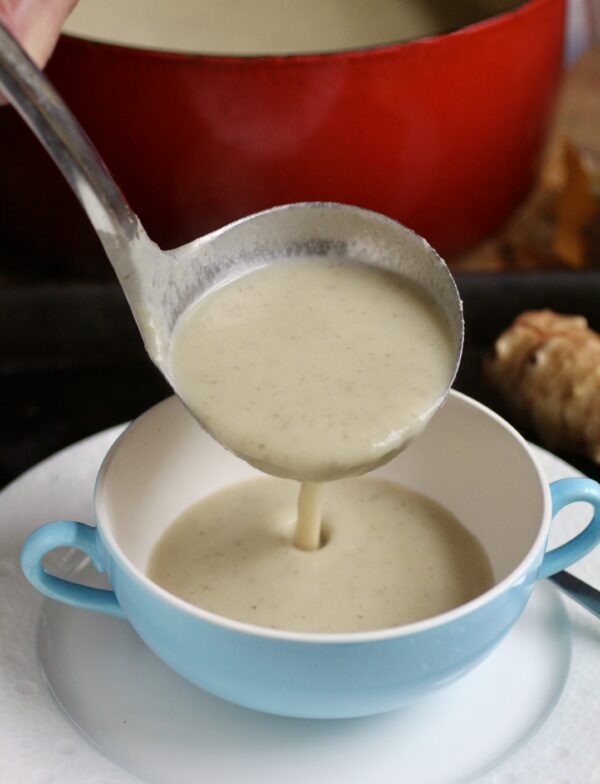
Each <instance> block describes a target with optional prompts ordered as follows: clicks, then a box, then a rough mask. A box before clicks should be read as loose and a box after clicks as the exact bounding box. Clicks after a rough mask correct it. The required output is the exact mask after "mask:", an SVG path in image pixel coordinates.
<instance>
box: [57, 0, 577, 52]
mask: <svg viewBox="0 0 600 784" xmlns="http://www.w3.org/2000/svg"><path fill="white" fill-rule="evenodd" d="M514 1H515V3H516V5H514V6H512V7H510V8H507V9H505V10H503V11H499V12H495V13H492V14H490V15H489V16H486V17H485V18H484V19H481V20H479V21H476V22H471V23H470V24H467V25H464V26H462V27H459V28H457V29H456V30H450V31H447V32H442V33H435V34H431V35H423V36H419V37H416V38H408V39H401V40H394V41H388V42H385V43H381V44H369V45H366V46H355V47H349V48H344V49H333V50H324V51H320V52H292V53H289V54H288V53H277V54H255V53H251V54H248V53H246V54H235V53H228V54H225V53H216V52H207V51H193V50H192V51H188V50H185V49H182V50H181V51H179V50H173V49H168V48H164V49H163V48H153V47H149V46H141V45H134V44H125V43H116V42H112V41H109V40H103V39H99V38H94V37H93V36H88V35H81V34H75V33H69V32H63V33H61V39H66V40H68V41H70V42H75V43H76V44H78V45H81V46H84V47H92V48H94V49H96V50H98V51H101V52H102V51H103V52H104V53H105V54H108V53H110V52H116V51H118V52H120V53H121V54H127V55H130V56H137V57H153V58H158V59H166V60H179V61H181V60H191V61H199V62H204V61H206V62H211V63H215V64H217V63H223V64H225V63H247V62H260V63H262V62H273V63H275V62H279V63H294V64H300V63H314V62H315V61H319V60H322V59H326V60H334V59H336V58H341V59H347V58H349V57H365V56H375V55H379V54H395V53H396V52H398V51H399V50H404V49H406V48H407V47H409V46H419V47H421V46H427V45H432V44H436V43H437V42H438V41H439V40H441V39H444V40H449V39H454V38H457V37H464V36H468V35H474V34H478V33H480V32H482V31H485V30H487V29H489V28H492V29H493V28H496V27H498V26H500V25H503V24H507V23H510V22H511V21H513V20H514V19H517V18H519V17H521V16H524V15H526V14H528V13H533V12H534V11H535V10H536V9H538V8H541V7H543V6H546V5H547V6H551V5H557V6H559V5H561V6H563V8H564V6H565V2H566V0H514Z"/></svg>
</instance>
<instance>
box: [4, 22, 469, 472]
mask: <svg viewBox="0 0 600 784" xmlns="http://www.w3.org/2000/svg"><path fill="white" fill-rule="evenodd" d="M0 90H1V91H2V92H3V93H4V95H5V96H6V97H7V98H8V100H9V101H10V102H11V103H12V104H13V106H14V107H15V108H16V110H17V111H18V112H19V114H20V115H21V116H22V117H23V119H24V120H25V121H26V123H27V124H28V125H29V127H30V128H31V129H32V130H33V132H34V133H35V134H36V136H37V137H38V139H39V140H40V141H41V142H42V144H43V145H44V147H45V148H46V150H47V151H48V152H49V153H50V155H51V156H52V158H53V159H54V161H55V163H56V164H57V166H58V168H59V169H60V171H61V172H62V174H63V175H64V176H65V178H66V179H67V181H68V182H69V184H70V185H71V187H72V189H73V191H74V192H75V194H76V196H77V197H78V199H79V201H80V202H81V204H82V206H83V208H84V210H85V212H86V213H87V215H88V217H89V219H90V221H91V222H92V225H93V227H94V229H95V230H96V233H97V234H98V237H99V238H100V241H101V242H102V245H103V246H104V250H105V251H106V255H107V256H108V258H109V260H110V262H111V264H112V265H113V267H114V270H115V273H116V275H117V278H118V280H119V283H120V284H121V287H122V288H123V291H124V293H125V296H126V298H127V301H128V302H129V306H130V307H131V310H132V312H133V315H134V318H135V320H136V322H137V325H138V327H139V330H140V332H141V334H142V338H143V340H144V344H145V346H146V350H147V351H148V354H149V355H150V357H151V358H152V360H153V362H154V363H155V364H156V366H157V367H158V368H159V370H160V371H161V372H162V373H163V375H164V376H165V377H166V379H167V380H168V382H169V383H170V384H171V386H173V387H174V388H175V391H177V389H176V385H174V382H173V378H172V375H171V371H170V342H171V336H172V333H173V329H174V327H175V325H176V323H177V320H178V319H179V317H180V316H181V315H182V313H183V312H184V311H185V310H186V309H187V308H188V307H189V306H190V305H191V304H192V303H193V302H195V301H196V300H197V299H198V298H199V297H201V296H202V295H203V294H205V293H206V292H207V291H208V290H210V289H211V288H213V287H214V286H215V285H217V284H219V283H221V282H222V281H224V280H226V279H229V278H233V277H238V276H239V275H241V274H244V273H245V272H246V271H249V270H251V269H253V268H256V267H260V266H264V265H265V264H269V263H276V262H281V261H282V260H285V259H291V258H294V257H297V256H302V255H304V254H310V255H323V256H327V255H328V254H331V255H335V256H337V257H340V256H343V257H348V258H349V259H353V260H356V261H360V262H362V263H364V264H370V265H374V266H378V267H383V268H386V269H389V270H391V271H394V272H397V273H400V274H402V275H403V276H404V277H405V278H409V279H410V280H413V281H415V282H416V283H417V284H419V285H420V286H421V287H422V288H424V289H425V290H427V291H429V292H430V293H431V295H432V296H433V297H434V299H435V300H436V301H437V303H438V304H439V306H440V307H441V309H442V311H443V312H444V314H445V315H446V318H447V321H448V324H449V325H450V329H451V331H452V333H453V338H454V346H455V362H454V367H453V371H452V374H451V376H450V377H449V378H448V384H447V387H446V389H445V390H444V392H443V394H442V395H440V397H439V399H438V400H437V401H436V404H435V405H434V406H433V407H432V409H431V410H430V412H428V413H433V411H434V410H435V409H436V408H437V407H438V406H439V405H440V404H441V403H442V401H443V400H444V399H445V397H446V395H447V393H448V391H449V389H450V386H451V384H452V381H453V380H454V376H455V374H456V370H457V368H458V364H459V360H460V355H461V351H462V343H463V331H464V325H463V317H462V304H461V301H460V298H459V296H458V292H457V289H456V285H455V283H454V280H453V279H452V276H451V275H450V273H449V271H448V268H447V267H446V265H445V264H444V262H443V261H442V260H441V259H440V257H439V256H438V255H437V254H436V253H435V251H433V250H432V249H431V248H430V247H429V245H428V244H427V243H426V242H425V241H424V240H422V239H421V238H420V237H419V236H418V235H416V234H415V233H414V232H412V231H410V230H409V229H406V228H405V227H404V226H401V225H400V224H399V223H396V222H395V221H393V220H391V219H389V218H386V217H384V216H382V215H379V214H377V213H374V212H370V211H368V210H363V209H359V208H357V207H349V206H345V205H341V204H328V203H305V204H291V205H286V206H283V207H275V208H273V209H271V210H267V211H265V212H261V213H258V214H256V215H251V216H250V217H247V218H243V219H242V220H239V221H236V222H235V223H231V224H229V225H228V226H225V227H224V228H222V229H219V230H218V231H215V232H213V233H212V234H208V235H206V236H204V237H199V238H198V239H196V240H193V241H192V242H190V243H188V244H187V245H183V246H182V247H180V248H177V249H175V250H168V251H165V250H161V249H160V248H159V247H158V246H157V245H156V243H154V242H153V241H152V240H151V239H150V238H149V237H148V235H147V234H146V232H145V231H144V228H143V226H142V224H141V223H140V220H139V218H138V217H137V216H136V215H135V214H134V213H133V211H132V210H131V208H130V207H129V205H128V204H127V202H126V201H125V198H124V197H123V194H122V193H121V191H120V190H119V188H118V186H117V184H116V183H115V181H114V180H113V179H112V177H111V176H110V174H109V172H108V169H107V168H106V166H105V165H104V163H103V162H102V160H101V158H100V156H99V154H98V152H97V151H96V150H95V148H94V147H93V145H92V143H91V142H90V140H89V139H88V137H87V136H86V134H85V132H84V131H83V130H82V128H81V127H80V125H79V123H78V122H77V120H76V119H75V117H74V116H73V115H72V114H71V112H70V111H69V109H68V108H67V106H66V105H65V103H64V102H63V100H62V99H61V97H60V96H59V95H58V93H57V92H56V90H55V89H54V88H53V87H52V85H51V84H50V82H49V81H48V80H47V79H46V77H45V76H44V74H43V73H41V71H40V70H39V69H38V68H37V67H36V66H35V65H34V63H33V62H32V61H31V60H30V59H29V57H28V56H27V54H26V53H25V52H24V51H23V49H22V48H21V47H20V45H19V44H18V43H17V41H16V40H15V39H14V38H13V37H12V36H11V34H10V33H9V32H8V31H7V30H6V28H5V27H3V26H2V25H0ZM282 176H284V175H282ZM399 187H400V186H399ZM184 402H185V400H184ZM226 446H227V445H226ZM393 454H394V452H391V453H390V455H389V457H392V456H393ZM242 457H243V455H242Z"/></svg>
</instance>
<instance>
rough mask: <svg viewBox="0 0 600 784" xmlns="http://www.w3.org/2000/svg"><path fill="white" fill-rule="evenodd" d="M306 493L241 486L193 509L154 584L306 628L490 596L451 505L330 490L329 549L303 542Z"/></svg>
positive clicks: (478, 558) (480, 554)
mask: <svg viewBox="0 0 600 784" xmlns="http://www.w3.org/2000/svg"><path fill="white" fill-rule="evenodd" d="M297 493H298V485H297V484H296V483H295V482H291V481H289V480H283V479H274V478H271V477H261V478H258V479H251V480H248V481H246V482H242V483H240V484H236V485H232V486H230V487H227V488H225V489H224V490H221V491H220V492H218V493H215V494H214V495H211V496H209V497H207V498H205V499H203V500H201V501H199V502H198V503H197V504H195V505H194V506H192V507H190V508H189V509H187V510H186V511H185V512H184V513H183V514H182V515H181V516H180V517H179V518H177V520H175V521H174V522H173V523H172V525H171V526H170V527H169V528H167V530H166V531H165V533H164V534H163V535H162V537H161V538H160V539H159V541H158V542H157V544H156V545H155V547H154V549H153V551H152V553H151V556H150V560H149V565H148V570H147V571H148V576H149V577H150V579H151V580H153V581H154V582H155V583H157V584H158V585H160V586H162V587H163V588H165V589H166V590H167V591H169V592H170V593H173V594H175V595H176V596H179V597H180V598H181V599H184V600H185V601H186V602H189V603H191V604H195V605H197V606H198V607H202V608H203V609H205V610H209V611H211V612H214V613H217V614H219V615H222V616H224V617H226V618H232V619H235V620H239V621H244V622H246V623H251V624H255V625H259V626H265V627H269V628H274V629H285V630H289V631H302V632H321V633H328V632H332V633H338V632H358V631H366V630H372V629H385V628H391V627H395V626H399V625H401V624H406V623H411V622H413V621H419V620H423V619H425V618H429V617H431V616H434V615H438V614H439V613H443V612H445V611H447V610H451V609H452V608H454V607H457V606H459V605H461V604H463V603H465V602H467V601H469V600H470V599H473V598H474V597H476V596H478V595H479V594H481V593H482V592H483V591H485V590H487V589H488V588H491V586H492V584H493V577H492V570H491V566H490V563H489V560H488V558H487V555H486V553H485V552H484V550H483V548H482V546H481V545H480V543H479V542H478V540H477V539H476V538H475V537H474V536H473V535H472V534H470V533H469V532H468V531H467V530H466V529H465V528H464V527H463V526H462V525H461V524H460V523H459V522H458V520H457V519H456V518H455V517H454V516H453V515H452V514H450V512H448V511H447V510H446V509H444V508H443V507H441V506H439V505H438V504H436V503H434V502H433V501H431V500H429V499H427V498H425V497H424V496H422V495H420V494H418V493H415V492H414V491H411V490H408V489H406V488H403V487H401V486H400V485H397V484H394V483H392V482H388V481H384V480H381V479H374V478H371V477H361V478H354V479H345V480H342V481H339V482H333V483H330V484H328V485H327V486H326V488H325V497H324V511H323V520H324V537H323V538H324V544H323V546H322V547H321V548H320V549H318V550H316V551H313V552H310V553H308V552H305V551H303V550H299V549H297V548H295V547H293V546H292V537H293V531H294V525H295V518H296V501H297Z"/></svg>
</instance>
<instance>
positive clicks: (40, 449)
mask: <svg viewBox="0 0 600 784" xmlns="http://www.w3.org/2000/svg"><path fill="white" fill-rule="evenodd" d="M107 264H108V262H107ZM2 268H3V267H2V264H1V263H0V269H2ZM29 268H30V269H32V265H29ZM456 278H457V283H458V287H459V289H460V292H461V295H462V297H463V300H464V306H465V323H466V345H465V351H464V355H463V360H462V364H461V369H460V373H459V376H458V379H457V382H456V384H455V387H456V388H457V389H459V390H461V391H463V392H466V393H467V394H469V395H471V396H472V397H475V398H477V399H479V400H481V401H482V402H484V403H486V404H487V405H490V406H491V407H492V408H495V409H496V410H498V411H500V413H502V414H504V415H506V412H505V411H503V410H502V406H501V405H500V404H499V402H498V401H497V400H496V399H495V398H494V396H493V395H492V393H491V391H490V390H489V389H488V388H487V387H486V385H485V383H484V380H483V378H482V373H481V362H482V358H483V357H484V355H485V354H486V352H488V351H489V350H490V349H491V347H492V345H493V343H494V340H495V339H496V337H497V336H498V334H499V333H500V332H501V331H502V330H503V329H504V328H505V327H507V326H508V325H509V324H510V322H511V321H512V319H513V318H514V317H515V316H516V315H518V314H519V313H521V312H522V311H523V310H525V309H528V308H543V307H550V308H553V309H554V310H557V311H559V312H562V313H578V314H583V315H585V316H587V318H588V320H589V322H590V325H591V326H592V327H593V328H595V329H597V330H600V309H599V307H598V304H599V303H600V271H598V272H594V271H592V272H556V273H554V272H545V273H512V274H507V273H504V274H502V275H497V274H493V275H492V274H489V275H486V274H483V273H479V274H469V275H466V274H461V275H457V276H456ZM0 377H1V382H0V432H1V433H2V439H1V446H0V486H3V485H4V484H6V483H7V482H9V481H10V480H11V479H13V478H15V477H16V476H18V475H19V474H20V473H22V472H23V471H25V470H26V469H27V468H29V467H31V466H32V465H34V464H35V463H37V462H38V461H40V460H41V459H43V458H44V457H47V456H48V455H50V454H52V453H53V452H55V451H57V450H58V449H61V448H63V447H65V446H67V445H68V444H71V443H73V442H74V441H77V440H79V439H80V438H83V437H85V436H88V435H91V434H92V433H95V432H98V431H99V430H103V429H105V428H107V427H110V426H112V425H116V424H118V423H120V422H125V421H126V420H129V419H131V418H132V417H135V416H137V415H138V414H140V413H141V412H142V411H144V410H145V409H147V408H148V407H149V406H151V405H152V404H154V403H155V402H157V401H159V400H161V399H162V398H164V397H166V396H167V395H169V394H170V389H169V387H168V385H167V384H166V382H165V381H164V379H163V378H162V376H161V375H160V373H159V372H158V370H156V368H155V367H154V366H153V365H152V363H151V362H150V360H149V359H148V358H147V356H146V354H145V351H144V348H143V344H142V340H141V338H140V336H139V334H138V332H137V328H136V326H135V324H134V321H133V318H132V317H131V315H130V312H129V309H128V307H127V304H126V302H125V300H124V298H123V295H122V294H121V291H120V289H119V287H118V286H117V285H116V284H107V283H101V282H92V281H89V282H76V281H71V280H68V279H63V280H61V279H58V280H54V281H48V280H45V279H44V278H43V276H41V275H40V276H36V275H35V273H34V274H33V275H32V276H31V278H29V279H26V280H25V282H23V281H21V282H15V281H14V280H13V281H9V282H5V283H4V285H0ZM525 435H526V436H527V437H529V438H531V440H533V441H536V440H537V439H536V438H535V436H533V435H532V434H531V433H525ZM561 456H562V457H563V458H564V459H566V460H568V461H569V462H571V463H572V464H574V465H576V466H577V467H578V468H580V470H582V471H583V472H584V473H587V474H588V475H590V476H593V477H595V478H596V479H600V468H599V467H598V466H596V465H595V464H593V463H592V462H591V461H589V460H587V459H585V458H583V457H581V456H577V455H571V454H563V455H561Z"/></svg>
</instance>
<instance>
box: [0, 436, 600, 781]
mask: <svg viewBox="0 0 600 784" xmlns="http://www.w3.org/2000/svg"><path fill="white" fill-rule="evenodd" d="M120 430H121V428H114V429H112V430H110V431H107V432H105V433H101V434H99V435H97V436H94V437H92V438H90V439H87V440H85V441H82V442H81V443H79V444H76V445H75V446H73V447H70V448H69V449H67V450H65V451H63V452H61V453H59V454H58V455H55V456H54V457H52V458H50V459H49V460H47V461H45V462H44V463H41V464H40V465H39V466H37V467H36V468H34V469H32V470H31V471H29V472H28V473H27V474H25V475H24V476H22V477H21V478H20V479H18V480H17V481H16V482H14V483H13V484H12V485H10V486H9V487H8V488H6V489H5V490H4V491H3V492H2V493H1V494H0V782H2V784H21V783H22V784H53V782H56V783H57V784H58V782H60V784H133V782H135V781H140V779H141V780H145V781H147V782H151V783H152V784H163V782H168V783H169V784H171V783H172V782H177V784H187V782H196V781H218V782H227V784H236V783H237V782H240V783H241V782H243V783H244V784H247V783H250V782H257V783H258V782H259V781H260V783H261V784H271V782H273V783H274V782H277V784H279V782H281V781H285V782H286V784H288V783H289V784H295V782H304V781H305V780H311V781H312V782H315V784H321V782H323V783H324V782H329V781H331V780H334V779H337V780H340V781H344V782H345V783H347V784H354V783H355V782H356V784H358V782H360V784H363V783H364V782H365V781H368V780H370V779H372V780H374V781H376V782H377V784H388V783H389V784H392V782H393V784H398V783H399V782H407V784H455V782H458V781H466V780H470V781H475V780H476V781H477V782H478V784H521V782H522V784H596V783H598V784H600V744H598V742H597V728H598V726H600V721H599V720H600V623H598V621H596V620H595V619H594V618H593V617H592V616H591V615H589V614H588V613H586V612H585V611H583V610H581V609H580V608H578V607H576V606H575V605H573V604H572V603H571V602H568V601H566V602H565V605H563V602H562V600H561V599H560V598H559V595H558V593H557V591H556V589H554V588H553V587H552V586H551V585H548V584H545V585H540V586H539V587H538V588H536V591H535V594H534V597H533V599H532V601H531V602H530V604H529V606H528V608H527V610H526V611H525V613H524V615H523V617H522V618H521V620H520V621H519V623H518V624H517V626H516V627H515V629H514V630H513V632H512V633H511V634H510V635H509V637H508V638H507V639H506V640H505V641H504V642H503V643H502V645H501V646H500V647H499V648H498V649H497V651H496V652H494V654H493V655H492V656H491V657H490V658H489V659H488V660H487V661H486V662H484V664H483V665H481V666H480V667H479V668H478V669H477V670H476V671H475V672H473V673H472V674H471V675H469V676H468V677H466V678H464V679H463V680H462V681H460V682H459V683H457V684H455V685H454V686H452V687H450V688H449V689H447V690H446V691H444V692H441V693H440V694H438V695H436V696H435V697H433V698H432V699H430V700H429V701H426V702H422V703H420V704H418V705H416V706H413V707H410V708H407V709H405V710H403V711H398V712H396V713H392V714H387V715H385V716H379V717H372V718H369V719H361V720H352V721H336V722H311V721H300V720H291V719H290V720H285V719H281V718H274V717H270V716H265V715H262V714H258V713H254V712H252V711H247V710H244V709H241V708H237V707H235V706H231V705H228V704H227V703H224V702H222V701H221V700H218V699H216V698H213V697H211V696H210V695H207V694H205V693H204V692H202V691H201V690H199V689H196V688H194V687H192V686H190V685H189V684H187V683H186V682H185V681H183V680H182V679H180V678H179V677H178V676H177V675H175V674H174V673H172V672H171V671H170V670H168V669H167V668H166V667H165V666H164V665H162V664H161V663H160V662H159V661H158V660H157V659H156V658H155V657H154V656H153V655H152V654H151V653H150V652H149V651H148V650H147V649H146V648H145V646H144V645H143V644H142V643H141V642H140V641H139V640H138V638H137V637H136V635H135V634H134V633H133V632H132V630H131V629H130V627H129V626H128V625H127V623H126V622H123V621H120V620H118V619H113V618H108V617H102V616H97V615H95V614H92V613H86V612H83V611H79V610H74V609H72V608H67V607H64V606H62V605H58V604H55V603H53V602H44V601H42V599H41V598H40V596H39V595H38V594H37V592H36V591H34V590H33V589H32V588H30V586H29V585H28V583H27V582H26V581H25V579H24V578H23V577H22V576H21V574H20V571H19V568H18V553H19V550H20V547H21V545H22V542H23V540H24V539H25V537H26V536H27V535H28V534H29V533H30V532H31V531H32V530H33V529H34V528H35V527H37V526H38V525H40V524H41V523H43V522H47V521H48V520H52V519H69V518H70V519H79V520H82V521H84V522H93V519H94V517H93V510H92V505H91V502H92V488H93V481H94V477H95V474H96V471H97V469H98V467H99V464H100V462H101V460H102V457H103V455H104V454H105V452H106V450H107V449H108V447H109V446H110V444H111V443H112V441H113V440H114V438H115V437H116V436H117V435H118V433H119V432H120ZM537 453H538V455H539V457H540V460H541V462H542V464H543V466H544V468H545V469H546V472H547V474H548V477H549V479H551V480H552V479H556V478H559V477H561V476H568V475H572V474H574V473H575V472H574V470H573V469H572V468H570V467H569V466H567V465H566V464H564V463H562V462H561V461H559V460H558V459H556V458H555V457H553V456H552V455H549V454H548V453H545V452H543V451H542V450H537ZM585 519H586V514H585V512H582V510H579V509H575V508H574V507H572V508H571V509H570V510H569V511H567V512H563V513H562V515H561V518H560V524H559V525H557V526H556V529H557V533H556V535H555V537H554V540H555V541H554V542H553V543H557V542H559V541H561V540H563V539H564V538H566V537H567V536H570V535H573V533H574V532H576V531H577V530H579V528H580V527H581V525H582V523H583V522H584V521H585ZM54 560H55V562H56V563H58V564H59V568H60V569H62V570H63V572H62V573H65V571H66V572H71V573H72V574H73V573H75V572H77V576H78V578H81V577H82V576H83V577H86V576H87V572H88V569H89V567H88V565H87V564H86V562H85V561H84V560H82V559H81V557H80V556H79V555H77V554H73V553H71V552H66V553H63V554H61V555H58V556H56V557H55V559H54ZM573 571H574V572H575V573H576V574H578V575H579V576H581V577H582V578H584V579H586V580H588V581H589V582H592V583H593V582H594V580H595V581H596V583H599V580H598V577H596V575H600V549H599V550H598V551H597V552H596V553H595V554H592V555H591V556H588V558H587V559H585V560H584V561H583V562H582V563H581V564H579V565H578V566H577V567H576V568H574V569H573ZM565 607H566V608H567V610H565ZM571 643H572V663H571V668H570V670H569V661H570V656H571ZM45 679H47V681H48V684H49V685H50V687H51V690H52V691H53V692H54V694H55V697H56V700H57V701H58V702H59V704H61V705H62V707H63V710H64V711H65V712H66V713H67V715H68V716H69V717H70V719H71V722H73V723H71V722H69V720H68V719H67V718H66V717H65V715H64V713H62V712H61V711H60V710H58V709H57V704H56V702H55V701H54V700H53V699H52V697H51V696H50V690H49V689H48V688H47V684H46V683H45ZM565 680H566V689H565V691H564V693H563V694H562V697H561V696H560V695H561V691H562V688H563V685H564V683H565ZM559 697H560V699H559ZM557 700H558V705H557V706H556V707H555V705H556V701H557ZM553 708H554V710H553ZM550 714H551V715H550ZM548 716H549V718H548ZM542 724H543V726H541V725H542ZM74 725H77V726H78V728H79V731H78V730H77V729H75V726H74ZM540 727H541V729H540ZM538 729H539V732H538V731H537V730H538ZM82 733H83V734H84V735H87V737H88V739H90V740H91V741H92V742H93V743H94V744H95V745H96V746H97V747H98V748H99V749H100V750H101V751H98V750H97V749H95V748H94V747H93V746H92V744H91V743H90V742H88V740H86V739H85V738H84V737H82ZM111 759H112V760H114V762H113V761H111ZM503 759H504V761H503V762H502V760H503ZM126 770H128V771H131V772H126ZM485 770H487V771H488V772H487V773H483V772H482V771H485ZM134 774H137V775H134Z"/></svg>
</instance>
